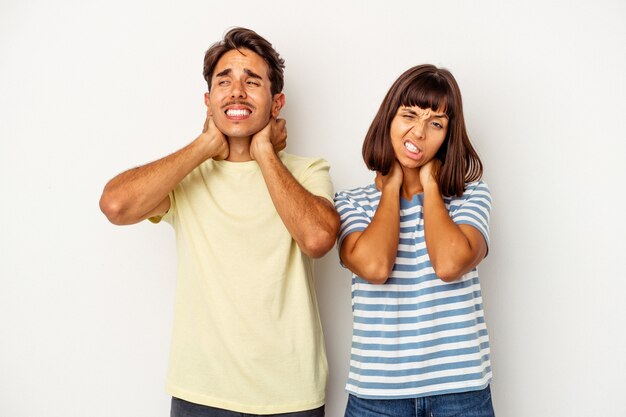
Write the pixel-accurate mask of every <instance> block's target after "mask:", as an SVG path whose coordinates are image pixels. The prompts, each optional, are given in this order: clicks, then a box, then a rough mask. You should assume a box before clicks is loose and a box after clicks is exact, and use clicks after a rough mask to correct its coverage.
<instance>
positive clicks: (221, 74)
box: [215, 68, 232, 77]
mask: <svg viewBox="0 0 626 417" xmlns="http://www.w3.org/2000/svg"><path fill="white" fill-rule="evenodd" d="M231 72H232V70H231V69H230V68H226V69H225V70H224V71H221V72H219V73H217V74H215V76H216V77H223V76H225V75H228V74H230V73H231Z"/></svg>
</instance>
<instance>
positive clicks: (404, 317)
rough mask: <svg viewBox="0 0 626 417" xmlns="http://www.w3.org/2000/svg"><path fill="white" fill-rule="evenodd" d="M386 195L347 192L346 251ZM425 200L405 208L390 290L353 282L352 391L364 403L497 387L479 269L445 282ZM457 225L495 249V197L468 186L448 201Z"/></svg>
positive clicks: (342, 198)
mask: <svg viewBox="0 0 626 417" xmlns="http://www.w3.org/2000/svg"><path fill="white" fill-rule="evenodd" d="M380 196H381V193H380V191H378V190H377V189H376V187H375V185H374V184H372V185H369V186H366V187H362V188H356V189H354V190H349V191H343V192H339V193H337V194H336V196H335V206H336V208H337V211H338V212H339V215H340V216H341V230H340V233H339V241H338V246H339V247H341V244H342V242H343V239H345V237H346V236H348V235H349V234H350V233H353V232H358V231H363V230H365V228H366V227H367V226H368V225H369V223H370V222H371V221H372V218H373V217H374V213H375V212H376V208H377V207H378V203H379V201H380ZM423 198H424V196H423V194H418V195H415V196H414V197H413V199H412V200H411V201H407V200H405V199H401V201H400V241H399V245H398V255H397V258H396V263H395V265H394V267H393V270H392V272H391V275H390V276H389V279H388V280H387V282H386V283H385V284H382V285H375V284H370V283H368V282H367V281H365V280H363V279H361V278H359V277H358V276H356V275H353V277H352V311H353V318H354V320H353V322H354V325H353V334H352V348H351V358H350V373H349V376H348V382H347V384H346V390H347V391H348V392H349V393H351V394H354V395H356V396H358V397H362V398H372V399H375V398H383V399H394V398H396V399H399V398H412V397H422V396H428V395H437V394H446V393H457V392H465V391H472V390H479V389H483V388H485V387H486V386H487V385H488V384H489V382H490V380H491V364H490V360H489V338H488V335H487V327H486V325H485V319H484V316H483V302H482V296H481V291H480V283H479V280H478V272H477V270H476V269H474V270H472V271H470V272H468V273H467V274H465V275H464V276H463V277H461V278H460V279H459V280H457V281H455V282H453V283H446V282H444V281H442V280H441V279H439V278H438V277H437V276H436V275H435V272H434V270H433V268H432V265H431V263H430V259H429V257H428V252H427V250H426V243H425V240H424V214H423ZM444 200H445V203H446V207H447V208H448V211H449V213H450V217H451V218H452V220H453V221H454V222H455V223H456V224H468V225H471V226H473V227H475V228H476V229H478V230H479V231H480V232H481V233H482V234H483V236H484V237H485V240H486V242H487V244H488V243H489V213H490V209H491V194H490V192H489V189H488V187H487V185H486V184H485V183H484V182H482V181H478V182H473V183H469V184H467V185H466V189H465V192H464V194H463V196H461V197H453V198H444Z"/></svg>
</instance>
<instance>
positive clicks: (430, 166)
mask: <svg viewBox="0 0 626 417" xmlns="http://www.w3.org/2000/svg"><path fill="white" fill-rule="evenodd" d="M439 168H441V161H440V160H439V159H437V158H433V159H431V160H430V161H428V162H427V163H426V165H424V166H422V167H421V168H420V182H421V183H422V187H426V186H427V185H428V184H429V183H430V182H431V181H434V182H435V183H436V182H437V178H438V177H439Z"/></svg>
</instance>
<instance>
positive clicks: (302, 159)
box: [279, 151, 330, 174]
mask: <svg viewBox="0 0 626 417" xmlns="http://www.w3.org/2000/svg"><path fill="white" fill-rule="evenodd" d="M279 157H280V160H281V161H282V162H283V164H285V166H286V167H287V169H288V170H289V171H291V173H293V174H295V173H297V172H303V171H306V170H307V169H309V168H311V167H319V168H322V169H326V170H328V169H329V168H330V167H329V164H328V162H327V161H326V160H325V159H323V158H320V157H316V156H301V155H294V154H290V153H287V152H285V151H281V152H280V153H279Z"/></svg>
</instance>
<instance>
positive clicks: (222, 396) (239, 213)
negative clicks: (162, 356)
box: [163, 152, 333, 414]
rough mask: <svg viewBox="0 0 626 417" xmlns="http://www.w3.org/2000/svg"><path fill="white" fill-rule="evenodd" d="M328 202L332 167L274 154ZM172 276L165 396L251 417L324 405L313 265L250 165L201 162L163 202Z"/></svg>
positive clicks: (321, 343) (323, 362) (322, 352)
mask: <svg viewBox="0 0 626 417" xmlns="http://www.w3.org/2000/svg"><path fill="white" fill-rule="evenodd" d="M279 155H280V158H281V160H282V161H283V163H284V164H285V166H286V167H287V169H288V170H289V171H290V172H291V173H292V174H293V176H294V177H295V178H296V179H297V180H298V182H300V183H301V184H302V185H303V186H304V187H305V188H306V189H307V190H309V191H310V192H311V193H313V194H315V195H319V196H322V197H324V198H326V199H328V200H329V201H331V202H332V198H333V189H332V183H331V180H330V176H329V172H328V171H329V166H328V164H327V162H326V161H324V160H321V159H312V158H302V157H298V156H294V155H290V154H287V153H285V152H281V153H280V154H279ZM170 199H171V203H172V205H171V208H170V209H169V211H168V213H167V214H166V215H164V216H163V219H164V220H166V221H167V222H169V223H170V224H172V226H173V227H174V229H175V231H176V243H177V254H178V271H177V284H176V302H175V312H174V328H173V334H172V346H171V353H170V366H169V372H168V378H167V391H168V393H169V394H170V395H172V396H174V397H177V398H181V399H184V400H186V401H190V402H194V403H198V404H204V405H208V406H212V407H218V408H223V409H227V410H232V411H238V412H242V413H251V414H275V413H286V412H293V411H301V410H308V409H313V408H317V407H320V406H321V405H323V404H324V394H325V386H326V378H327V362H326V353H325V349H324V337H323V334H322V328H321V324H320V319H319V313H318V308H317V302H316V299H315V289H314V284H313V271H312V261H311V259H310V258H309V257H308V256H306V255H305V254H303V253H302V252H301V250H300V248H299V247H298V245H297V244H296V242H295V241H294V240H293V239H292V237H291V235H290V234H289V232H288V231H287V229H286V228H285V226H284V224H283V222H282V221H281V219H280V217H279V215H278V213H277V212H276V209H275V207H274V205H273V204H272V200H271V198H270V195H269V192H268V190H267V186H266V184H265V182H264V180H263V176H262V174H261V170H260V168H259V166H258V164H257V162H256V161H250V162H239V163H234V162H227V161H213V160H208V161H206V162H204V163H203V164H201V165H200V166H199V167H198V168H196V169H195V170H194V171H192V172H191V173H190V174H189V175H188V176H187V177H185V179H184V180H183V181H182V182H181V183H180V184H179V185H178V186H177V187H176V188H175V189H174V191H173V192H172V193H171V194H170Z"/></svg>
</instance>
